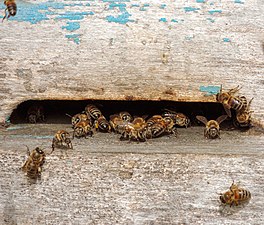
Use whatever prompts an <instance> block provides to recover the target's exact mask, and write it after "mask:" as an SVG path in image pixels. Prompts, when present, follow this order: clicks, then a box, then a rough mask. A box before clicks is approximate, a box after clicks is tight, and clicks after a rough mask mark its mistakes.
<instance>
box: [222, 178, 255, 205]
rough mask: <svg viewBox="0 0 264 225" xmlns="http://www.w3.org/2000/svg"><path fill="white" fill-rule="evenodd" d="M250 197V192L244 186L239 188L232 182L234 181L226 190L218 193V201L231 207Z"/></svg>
mask: <svg viewBox="0 0 264 225" xmlns="http://www.w3.org/2000/svg"><path fill="white" fill-rule="evenodd" d="M250 198H251V193H250V192H249V191H248V190H246V189H244V188H240V187H239V186H238V185H237V184H235V183H234V181H233V183H232V185H231V186H230V188H229V190H228V191H226V192H225V193H223V194H222V193H221V194H220V201H221V202H222V203H223V204H225V205H230V207H232V206H233V205H234V204H235V205H236V206H237V205H239V204H240V203H241V202H245V201H247V200H249V199H250Z"/></svg>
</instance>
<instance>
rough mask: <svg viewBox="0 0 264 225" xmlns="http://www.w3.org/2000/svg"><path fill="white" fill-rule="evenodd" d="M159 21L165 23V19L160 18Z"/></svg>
mask: <svg viewBox="0 0 264 225" xmlns="http://www.w3.org/2000/svg"><path fill="white" fill-rule="evenodd" d="M159 21H160V22H164V23H165V22H167V19H166V18H160V19H159Z"/></svg>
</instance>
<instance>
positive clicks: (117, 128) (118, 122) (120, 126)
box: [109, 114, 127, 134]
mask: <svg viewBox="0 0 264 225" xmlns="http://www.w3.org/2000/svg"><path fill="white" fill-rule="evenodd" d="M109 123H110V126H111V127H112V130H113V131H114V132H115V133H117V134H121V133H123V131H124V129H125V124H127V122H125V121H124V120H123V119H122V118H121V117H120V115H119V114H114V115H111V116H110V120H109Z"/></svg>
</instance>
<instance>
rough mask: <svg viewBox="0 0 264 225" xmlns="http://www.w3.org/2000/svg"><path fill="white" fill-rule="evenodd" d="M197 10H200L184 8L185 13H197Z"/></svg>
mask: <svg viewBox="0 0 264 225" xmlns="http://www.w3.org/2000/svg"><path fill="white" fill-rule="evenodd" d="M198 10H200V8H194V7H184V11H185V12H197V11H198Z"/></svg>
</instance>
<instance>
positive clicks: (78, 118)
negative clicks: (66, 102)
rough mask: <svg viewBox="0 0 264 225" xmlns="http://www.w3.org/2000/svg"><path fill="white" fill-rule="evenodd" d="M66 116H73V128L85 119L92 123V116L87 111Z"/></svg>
mask: <svg viewBox="0 0 264 225" xmlns="http://www.w3.org/2000/svg"><path fill="white" fill-rule="evenodd" d="M66 116H69V117H71V123H72V128H73V129H74V127H75V125H76V124H77V123H79V122H80V121H85V120H88V121H89V123H91V117H90V115H87V114H85V113H77V114H75V115H74V116H71V115H69V114H66Z"/></svg>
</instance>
